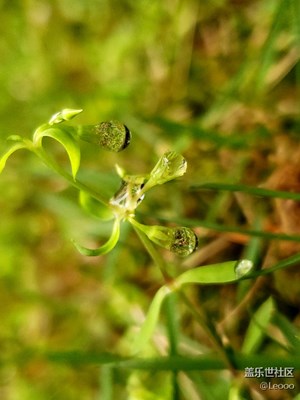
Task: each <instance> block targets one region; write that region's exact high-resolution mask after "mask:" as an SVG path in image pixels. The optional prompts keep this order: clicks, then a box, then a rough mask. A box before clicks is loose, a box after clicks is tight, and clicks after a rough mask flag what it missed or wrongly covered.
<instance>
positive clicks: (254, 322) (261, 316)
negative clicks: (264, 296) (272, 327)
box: [242, 297, 275, 354]
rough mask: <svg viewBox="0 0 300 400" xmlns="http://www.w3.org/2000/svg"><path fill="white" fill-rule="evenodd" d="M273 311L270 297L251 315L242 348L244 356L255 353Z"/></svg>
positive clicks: (272, 302)
mask: <svg viewBox="0 0 300 400" xmlns="http://www.w3.org/2000/svg"><path fill="white" fill-rule="evenodd" d="M274 311H275V307H274V301H273V299H272V297H269V298H268V300H266V301H265V302H264V303H263V304H262V305H261V306H260V307H259V309H258V310H257V311H256V313H255V314H254V315H253V317H252V319H251V322H250V324H249V327H248V329H247V332H246V335H245V339H244V342H243V346H242V352H243V353H244V354H252V353H255V352H256V351H257V349H258V348H259V346H260V345H261V343H262V341H263V339H264V337H265V335H266V329H267V326H268V325H269V323H270V321H271V318H272V316H273V314H274Z"/></svg>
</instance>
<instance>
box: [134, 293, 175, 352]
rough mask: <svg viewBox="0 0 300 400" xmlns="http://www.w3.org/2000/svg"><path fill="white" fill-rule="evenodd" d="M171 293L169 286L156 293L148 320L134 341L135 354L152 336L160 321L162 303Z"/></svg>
mask: <svg viewBox="0 0 300 400" xmlns="http://www.w3.org/2000/svg"><path fill="white" fill-rule="evenodd" d="M169 293H171V291H170V289H169V288H168V287H167V286H162V287H161V288H160V289H159V290H158V292H157V293H156V294H155V296H154V299H153V300H152V303H151V305H150V308H149V311H148V313H147V316H146V320H145V322H144V323H143V325H142V327H141V330H140V332H139V334H138V336H137V339H136V340H135V341H134V343H133V346H132V353H133V354H135V353H138V352H139V351H141V350H142V349H143V347H144V346H145V345H146V344H147V342H148V341H149V339H150V338H151V336H152V334H153V332H154V329H155V326H156V324H157V321H158V317H159V313H160V309H161V306H162V303H163V301H164V299H165V298H166V296H167V295H168V294H169Z"/></svg>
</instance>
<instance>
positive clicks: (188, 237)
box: [130, 219, 198, 257]
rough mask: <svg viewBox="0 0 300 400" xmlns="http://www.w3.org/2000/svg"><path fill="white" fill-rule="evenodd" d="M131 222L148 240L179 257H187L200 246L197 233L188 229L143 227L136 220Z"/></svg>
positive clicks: (157, 226) (156, 226)
mask: <svg viewBox="0 0 300 400" xmlns="http://www.w3.org/2000/svg"><path fill="white" fill-rule="evenodd" d="M130 222H131V223H132V224H133V225H134V226H136V227H137V228H138V229H140V230H141V231H142V232H143V233H144V234H145V235H146V236H148V238H149V239H150V240H151V241H152V242H154V243H155V244H157V245H158V246H161V247H164V248H165V249H167V250H170V251H172V252H173V253H175V254H177V255H178V256H183V257H186V256H188V255H190V254H191V253H193V252H194V251H195V250H196V249H197V246H198V238H197V236H196V234H195V232H194V231H193V230H192V229H190V228H186V227H177V228H168V227H165V226H159V225H153V226H149V225H143V224H140V223H139V222H137V221H136V220H135V219H130Z"/></svg>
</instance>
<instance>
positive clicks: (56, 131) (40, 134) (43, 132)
mask: <svg viewBox="0 0 300 400" xmlns="http://www.w3.org/2000/svg"><path fill="white" fill-rule="evenodd" d="M72 129H73V128H72V127H70V126H69V127H59V128H53V127H50V126H49V125H44V126H43V127H41V128H39V129H37V130H36V131H35V133H34V136H33V142H34V144H35V145H36V146H40V147H42V140H43V138H44V137H45V136H47V137H50V138H52V139H54V140H56V141H58V142H59V143H60V144H61V145H62V146H63V147H64V148H65V150H66V152H67V154H68V157H69V159H70V164H71V170H72V175H73V179H74V180H75V179H76V175H77V172H78V169H79V166H80V147H79V145H78V143H77V141H76V140H75V139H74V137H73V135H72V134H71V133H70V132H71V130H72Z"/></svg>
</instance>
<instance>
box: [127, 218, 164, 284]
mask: <svg viewBox="0 0 300 400" xmlns="http://www.w3.org/2000/svg"><path fill="white" fill-rule="evenodd" d="M129 222H130V223H131V224H132V226H133V228H134V230H135V231H136V233H137V234H138V236H139V238H140V239H141V241H142V243H143V245H144V246H145V248H146V250H147V251H148V253H149V254H150V256H151V258H152V259H153V261H154V262H155V264H156V265H157V266H158V268H159V269H160V272H161V273H162V275H163V277H164V280H165V281H166V282H170V280H171V278H170V276H169V274H168V273H167V271H166V265H165V262H164V260H163V258H162V256H161V255H160V254H159V253H158V251H157V250H156V249H155V247H154V246H153V244H152V242H151V241H150V240H149V239H148V237H147V236H146V235H145V233H144V232H142V231H141V230H140V229H139V228H138V227H137V224H135V223H136V221H135V220H134V219H133V218H131V219H130V220H129Z"/></svg>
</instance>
